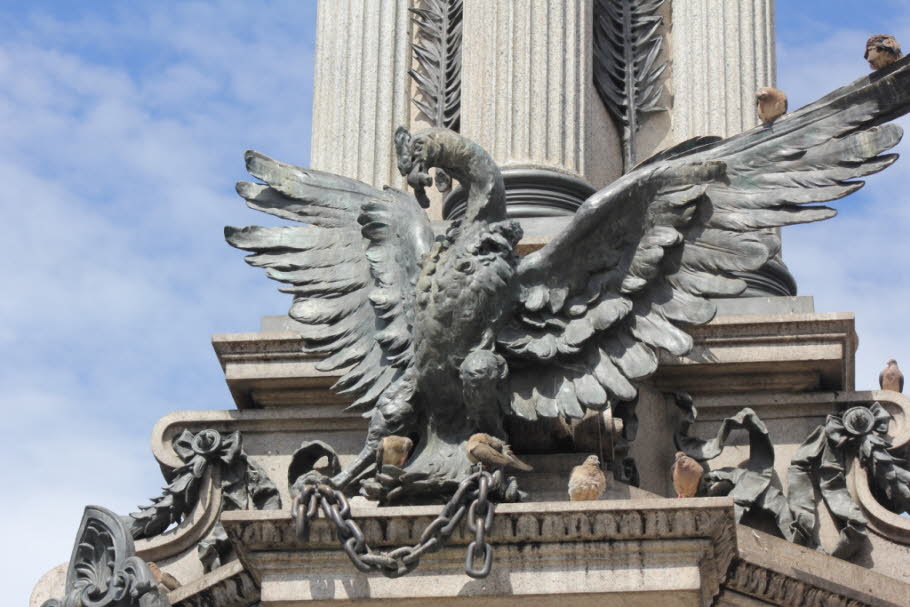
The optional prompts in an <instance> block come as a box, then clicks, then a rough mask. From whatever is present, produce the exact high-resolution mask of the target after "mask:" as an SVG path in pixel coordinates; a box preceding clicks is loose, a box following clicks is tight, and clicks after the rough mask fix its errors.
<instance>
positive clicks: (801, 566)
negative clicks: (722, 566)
mask: <svg viewBox="0 0 910 607" xmlns="http://www.w3.org/2000/svg"><path fill="white" fill-rule="evenodd" d="M737 542H738V546H739V558H737V559H735V560H734V562H733V564H732V566H731V567H730V573H729V576H728V578H727V581H726V583H725V584H724V587H725V589H726V591H728V592H735V593H738V594H744V595H746V596H749V597H752V598H755V599H759V600H761V601H763V603H762V604H771V605H779V606H781V607H815V606H818V607H822V606H829V605H830V606H834V605H836V606H839V607H863V606H866V605H868V606H869V607H901V606H905V605H907V604H908V598H910V585H908V584H904V583H902V582H900V581H898V580H895V579H893V578H891V577H888V576H885V575H882V574H879V573H876V572H874V571H869V570H868V569H864V568H862V567H859V566H857V565H853V564H851V563H848V562H846V561H842V560H840V559H836V558H834V557H831V556H828V555H825V554H822V553H820V552H817V551H815V550H810V549H808V548H804V547H802V546H797V545H795V544H791V543H789V542H786V541H784V540H781V539H778V538H776V537H772V536H770V535H767V534H765V533H762V532H760V531H756V530H754V529H751V528H748V527H744V526H741V525H738V526H737ZM722 599H723V597H722ZM721 604H728V603H725V602H724V601H723V600H721ZM730 604H742V603H738V602H735V601H730Z"/></svg>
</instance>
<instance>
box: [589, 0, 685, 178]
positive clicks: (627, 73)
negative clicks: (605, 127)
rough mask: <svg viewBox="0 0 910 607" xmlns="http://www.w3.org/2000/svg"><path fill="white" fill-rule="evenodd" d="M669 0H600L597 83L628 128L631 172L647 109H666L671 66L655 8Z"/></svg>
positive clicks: (627, 155) (596, 24) (625, 141)
mask: <svg viewBox="0 0 910 607" xmlns="http://www.w3.org/2000/svg"><path fill="white" fill-rule="evenodd" d="M663 2H664V0H595V2H594V85H595V87H596V88H597V92H598V93H599V94H600V98H601V99H602V100H603V102H604V105H605V106H606V107H607V110H609V112H610V114H611V115H612V116H613V118H614V119H615V120H616V121H617V122H618V123H619V124H620V125H621V126H622V129H623V136H622V141H623V161H624V166H625V171H626V172H629V171H631V170H632V167H634V166H635V163H636V159H635V157H636V154H635V142H634V137H635V134H636V133H637V132H638V130H639V128H640V127H641V121H642V117H643V116H644V114H646V113H648V112H658V111H664V110H665V109H666V108H663V107H661V106H659V105H658V103H659V102H660V96H661V85H660V77H661V75H662V74H663V72H664V70H666V68H667V64H666V62H661V61H658V59H659V57H660V53H661V49H662V47H663V36H662V35H661V34H660V28H661V26H662V25H663V18H662V17H660V16H659V15H657V14H656V12H657V9H659V8H660V6H661V5H662V4H663Z"/></svg>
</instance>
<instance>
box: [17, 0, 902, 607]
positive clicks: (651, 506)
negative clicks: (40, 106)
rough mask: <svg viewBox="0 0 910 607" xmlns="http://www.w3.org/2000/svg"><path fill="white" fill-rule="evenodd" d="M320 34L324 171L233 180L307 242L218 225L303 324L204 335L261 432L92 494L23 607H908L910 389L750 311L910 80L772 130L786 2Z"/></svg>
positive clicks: (364, 24)
mask: <svg viewBox="0 0 910 607" xmlns="http://www.w3.org/2000/svg"><path fill="white" fill-rule="evenodd" d="M318 32H319V33H318V40H317V46H318V51H317V66H316V91H315V101H314V117H313V124H314V125H315V126H314V131H313V146H312V147H313V154H312V165H313V166H312V167H311V168H302V167H294V166H291V165H287V164H283V163H281V162H278V161H276V160H273V159H271V158H269V157H268V156H265V155H264V154H260V153H258V152H247V154H246V162H247V168H248V170H249V172H250V174H251V175H252V176H253V177H254V178H255V179H256V182H249V183H247V182H243V183H240V184H238V193H239V194H240V195H241V196H242V197H243V198H245V199H246V201H247V203H248V204H249V206H251V207H252V208H254V209H257V210H260V211H265V212H268V213H271V214H273V215H277V216H279V217H282V218H285V219H290V220H296V221H298V222H302V223H304V224H307V225H304V226H301V225H299V224H298V225H297V226H290V225H288V226H282V227H274V228H260V227H255V226H253V227H247V228H226V229H225V235H226V238H227V240H228V242H229V243H230V244H231V245H233V246H235V247H238V248H241V249H245V250H247V251H250V252H251V255H249V256H248V257H247V261H248V262H249V263H250V264H251V265H253V266H257V267H262V268H264V269H265V270H266V272H267V274H268V275H269V277H271V278H273V279H275V280H278V281H280V282H283V283H285V284H286V285H287V286H286V287H285V290H287V291H288V292H289V293H290V294H292V295H293V304H292V307H291V310H290V315H289V317H277V318H276V317H267V318H265V319H263V323H262V330H260V331H259V332H256V333H240V334H238V333H231V334H224V335H216V336H214V337H213V346H214V348H215V352H216V354H217V356H218V358H219V360H220V362H221V365H222V368H223V370H224V374H225V379H226V382H227V387H228V389H229V390H230V394H231V396H232V398H233V401H234V404H235V405H236V408H237V410H236V411H229V410H224V411H221V410H218V411H192V412H177V413H173V414H170V415H168V416H166V417H165V418H163V419H162V420H161V421H160V422H159V423H158V425H157V426H156V428H155V430H154V432H153V444H152V447H153V451H154V454H155V457H156V459H157V460H158V462H159V464H160V466H161V469H162V471H163V473H164V476H165V480H166V482H167V483H168V484H167V486H166V487H165V488H164V490H163V491H162V494H161V495H160V496H159V497H157V498H155V499H153V500H152V501H151V503H150V504H148V505H147V506H145V507H143V508H140V510H139V511H138V512H135V513H132V514H129V515H126V516H117V515H115V514H113V513H111V512H110V511H107V510H105V509H104V508H100V507H88V508H87V509H86V513H85V516H84V519H83V522H82V525H81V527H80V528H79V531H78V533H77V536H76V538H77V539H76V544H75V548H74V551H73V554H72V556H71V559H70V561H69V562H68V563H66V564H63V565H61V566H59V567H58V568H56V569H54V570H52V571H51V572H49V573H48V574H47V575H46V576H45V577H44V578H43V579H42V580H41V581H40V582H39V584H38V585H37V586H36V589H35V591H34V593H33V597H32V601H31V604H32V606H33V607H41V606H56V605H66V606H74V607H75V606H76V605H88V604H92V605H98V606H99V607H106V606H108V605H115V606H118V607H120V606H123V607H126V606H127V605H130V606H132V605H145V606H152V605H172V606H177V605H181V606H191V605H192V606H196V605H198V606H203V605H205V606H213V607H234V606H237V607H245V606H250V605H262V606H264V607H279V606H282V607H284V606H290V605H305V604H319V603H326V604H328V603H331V602H335V603H338V604H348V603H351V602H353V601H358V602H366V603H369V602H375V603H377V604H392V603H395V604H406V605H427V604H438V605H455V604H481V603H482V604H495V605H500V604H501V605H506V604H516V603H517V602H519V601H521V602H522V604H524V605H552V604H554V603H555V602H556V601H559V600H563V599H567V600H571V601H572V602H573V604H579V605H588V604H590V605H595V604H596V605H655V604H667V605H738V606H752V605H787V606H794V607H795V606H798V605H799V606H801V605H851V606H853V605H856V606H858V605H906V604H907V600H908V596H910V574H908V571H910V567H908V565H910V547H908V545H910V519H908V518H904V517H902V516H900V513H901V512H903V511H906V510H907V509H908V508H910V470H908V468H907V464H906V460H905V459H904V457H905V456H906V455H907V450H908V444H910V400H908V399H907V397H905V396H903V395H902V394H900V393H897V392H892V391H887V390H883V391H878V392H855V391H854V378H853V364H854V359H853V355H854V352H855V349H856V344H857V337H856V335H855V332H854V328H853V327H854V325H853V317H852V315H851V314H818V313H815V312H814V310H813V309H812V305H811V298H793V297H761V298H750V297H743V295H755V294H758V293H764V294H765V295H769V294H792V293H793V289H790V288H789V285H790V282H788V281H791V282H792V280H791V279H788V278H787V276H788V275H787V273H786V268H785V266H783V264H782V262H781V261H780V258H779V249H780V247H779V244H780V237H779V228H780V227H781V226H786V225H790V224H794V223H802V222H807V221H818V220H823V219H827V218H828V217H830V216H831V215H833V212H832V211H831V210H830V209H828V208H827V207H823V206H818V205H817V204H812V203H821V202H825V201H828V200H833V199H836V198H840V197H842V196H845V195H848V194H849V193H851V192H852V191H854V190H856V189H857V188H858V187H860V186H861V185H862V184H861V182H858V181H856V179H857V178H860V177H863V176H865V175H869V174H871V173H874V172H877V171H879V170H882V169H884V168H886V167H887V166H889V165H890V164H891V163H893V162H894V161H895V160H896V157H895V156H894V155H888V154H885V152H886V151H887V150H888V149H890V148H891V147H893V146H894V145H895V144H896V143H897V141H898V139H899V138H900V135H901V132H900V129H899V128H898V127H897V126H895V125H893V124H889V123H888V121H889V120H892V119H893V118H895V117H897V116H899V115H901V114H903V113H906V112H908V111H910V60H908V59H904V60H901V61H898V62H897V63H895V64H893V65H891V66H888V67H885V68H883V69H881V70H878V71H876V72H874V73H872V74H870V75H868V76H865V77H863V78H860V79H859V80H856V81H855V82H853V83H849V84H848V83H845V86H844V87H842V88H841V89H838V90H837V91H834V92H832V93H830V94H829V95H827V96H825V97H824V98H822V99H821V100H819V101H818V102H815V103H813V104H810V105H809V106H806V107H805V108H801V109H799V110H795V111H793V112H792V113H790V114H789V115H786V116H784V117H782V118H780V119H778V120H777V121H775V122H773V123H772V124H767V125H762V126H756V122H757V120H756V118H755V117H754V97H753V95H754V91H755V90H756V89H758V88H760V87H762V86H768V85H773V79H774V74H773V65H774V60H773V52H774V41H773V3H772V2H771V0H749V1H747V2H746V1H744V2H739V3H725V2H723V3H722V2H713V1H711V0H707V1H706V0H672V1H666V2H664V1H663V0H565V1H564V2H548V1H544V0H526V1H525V0H503V1H502V2H494V3H490V2H480V1H479V0H387V1H386V0H384V1H383V2H370V1H368V0H321V1H320V5H319V24H318ZM337 142H343V143H342V144H341V145H339V144H338V143H337ZM434 181H435V184H436V185H437V190H439V192H436V193H434V192H432V191H431V186H432V184H433V183H434ZM387 185H388V186H392V187H393V188H397V189H393V188H387V189H383V188H384V187H385V186H387ZM408 192H413V194H411V193H408ZM421 207H424V208H428V210H429V213H428V214H427V213H425V212H424V211H423V210H422V209H421ZM431 219H433V220H434V221H431ZM794 288H795V286H794ZM763 289H764V290H763ZM364 412H365V413H364ZM678 453H679V454H678ZM677 454H678V455H677ZM591 455H595V456H596V457H594V458H592V459H588V458H589V457H590V456H591ZM683 455H684V456H686V457H687V458H691V460H688V461H690V462H694V463H692V464H690V467H689V470H690V472H692V473H693V474H695V473H698V472H699V470H698V466H701V468H702V469H703V474H702V475H701V479H700V480H699V479H698V476H699V474H696V475H695V477H694V479H695V481H694V483H693V482H689V483H688V485H687V486H690V487H693V489H692V490H691V491H690V490H680V487H681V486H683V485H682V484H680V483H678V482H675V481H676V480H677V479H675V478H672V476H675V473H674V475H671V467H672V466H673V463H674V461H675V460H676V459H677V458H682V457H683ZM584 461H588V462H589V464H590V465H593V466H595V468H594V473H595V478H596V476H597V469H596V466H597V464H598V463H599V464H601V466H602V472H604V473H605V476H603V477H601V479H602V480H600V481H597V482H596V483H595V484H594V486H595V487H596V489H597V491H596V492H600V493H602V495H601V496H600V498H599V499H587V500H584V501H570V500H569V499H567V498H568V495H567V487H568V482H569V476H570V473H572V470H573V467H575V466H577V465H579V464H581V463H582V462H584ZM591 462H593V464H591ZM603 485H605V489H604V488H603ZM684 493H685V495H683V494H684ZM678 494H679V496H680V497H679V498H676V497H675V496H676V495H678ZM74 527H75V525H74Z"/></svg>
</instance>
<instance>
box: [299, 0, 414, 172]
mask: <svg viewBox="0 0 910 607" xmlns="http://www.w3.org/2000/svg"><path fill="white" fill-rule="evenodd" d="M408 5H409V3H408V0H381V1H377V0H319V16H318V22H317V35H316V68H315V82H314V87H313V130H312V145H311V153H310V165H311V166H312V167H313V168H315V169H319V170H323V171H330V172H332V173H338V174H339V175H345V176H347V177H353V178H355V179H359V180H361V181H364V182H366V183H369V184H370V185H373V186H376V187H380V188H381V187H382V186H384V185H393V186H396V187H400V188H403V187H404V185H405V182H404V179H403V178H402V177H401V176H400V175H399V174H398V169H397V167H396V165H395V154H394V141H393V136H394V133H395V128H396V127H398V126H399V125H407V124H408V123H409V122H410V107H409V105H410V88H411V81H410V78H409V76H408V69H409V68H410V61H411V52H410V48H409V46H408V44H409V42H410V37H409V36H410V19H409V16H408Z"/></svg>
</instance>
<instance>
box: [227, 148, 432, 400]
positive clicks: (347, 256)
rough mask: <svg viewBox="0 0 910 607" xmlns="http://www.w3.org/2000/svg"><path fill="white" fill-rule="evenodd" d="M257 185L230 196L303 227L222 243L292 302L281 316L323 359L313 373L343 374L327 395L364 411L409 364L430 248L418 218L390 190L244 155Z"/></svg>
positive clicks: (232, 236)
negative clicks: (413, 304) (413, 303)
mask: <svg viewBox="0 0 910 607" xmlns="http://www.w3.org/2000/svg"><path fill="white" fill-rule="evenodd" d="M245 158H246V162H247V167H248V169H249V171H250V173H251V174H252V175H253V176H254V177H256V178H257V179H260V180H262V181H263V182H265V183H250V182H241V183H239V184H238V185H237V191H238V193H239V194H240V195H241V196H242V197H243V198H245V199H246V201H247V204H248V205H249V206H250V207H252V208H254V209H257V210H260V211H263V212H266V213H269V214H272V215H276V216H278V217H282V218H285V219H290V220H294V221H297V222H301V223H305V224H308V225H304V226H300V225H297V226H279V227H258V226H249V227H244V228H236V227H231V226H228V227H226V228H225V232H224V233H225V239H226V240H227V242H228V243H229V244H230V245H231V246H234V247H237V248H240V249H243V250H246V251H249V252H250V253H251V254H250V255H248V256H247V257H246V261H247V263H249V264H250V265H252V266H255V267H260V268H263V269H264V270H265V271H266V274H267V275H268V277H269V278H272V279H273V280H277V281H279V282H282V283H284V284H285V286H284V287H282V288H281V289H280V290H281V291H283V292H286V293H289V294H291V295H293V297H294V301H293V304H292V305H291V308H290V311H289V315H290V317H291V318H293V319H294V320H296V321H298V322H299V323H300V326H299V327H298V331H299V333H300V335H301V337H303V339H304V340H305V343H306V350H307V351H308V352H310V353H312V354H316V355H322V356H324V358H323V359H322V360H320V361H319V362H318V364H317V368H318V369H319V370H320V371H326V372H327V371H335V370H338V369H344V372H343V374H342V377H341V378H340V379H339V381H338V382H337V383H336V385H335V389H336V390H338V391H339V392H341V393H343V394H349V395H352V396H353V397H355V399H356V400H355V402H354V403H353V405H352V407H355V408H364V407H369V406H371V405H372V404H373V403H374V402H375V401H376V399H377V398H378V397H379V396H380V395H381V394H382V393H383V391H384V390H385V389H386V388H387V387H388V386H389V385H390V384H391V383H392V382H393V381H395V380H396V379H397V378H398V377H399V376H400V375H401V373H402V370H403V369H404V368H406V367H407V365H408V364H409V362H410V354H409V353H410V337H411V320H410V318H409V316H408V315H409V314H410V313H411V312H412V310H411V309H410V307H409V304H408V302H409V300H410V299H413V289H414V282H415V280H416V275H417V272H418V271H419V259H420V258H421V257H422V256H423V254H424V253H425V252H426V250H427V249H428V248H429V246H430V243H431V242H432V230H431V228H430V226H429V221H428V219H427V217H426V214H425V213H423V212H422V211H421V210H420V208H419V206H418V205H417V203H416V201H415V200H414V199H413V198H412V197H409V196H406V195H405V194H403V193H401V192H398V191H396V190H385V191H379V190H376V189H375V188H373V187H371V186H368V185H367V184H364V183H361V182H359V181H356V180H353V179H349V178H346V177H342V176H339V175H333V174H329V173H324V172H321V171H315V170H312V169H306V168H303V167H296V166H293V165H288V164H284V163H281V162H278V161H276V160H273V159H271V158H269V157H268V156H265V155H264V154H260V153H258V152H247V153H246V155H245Z"/></svg>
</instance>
